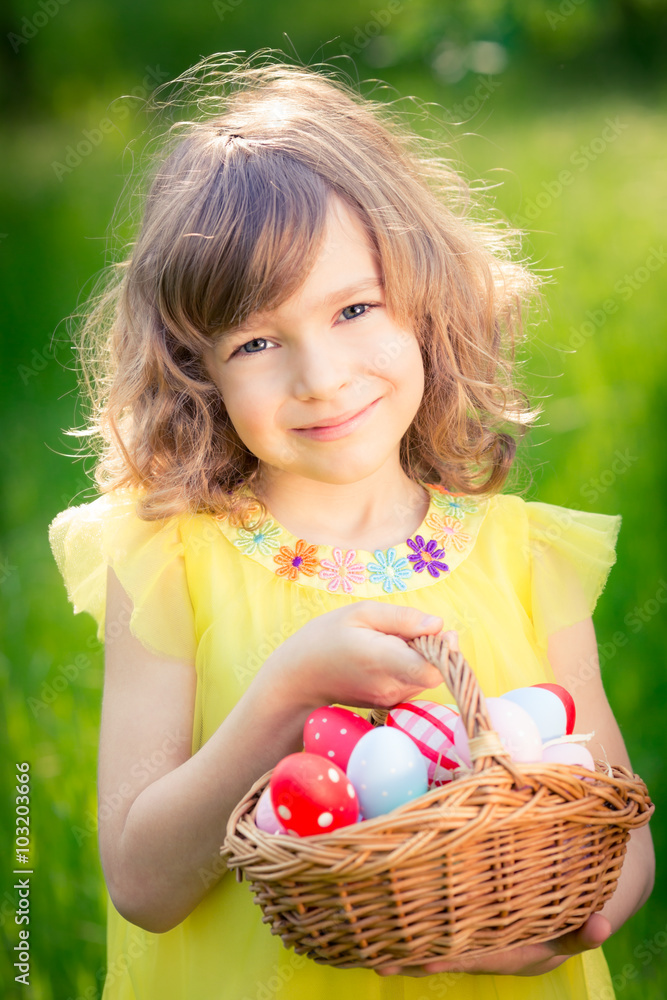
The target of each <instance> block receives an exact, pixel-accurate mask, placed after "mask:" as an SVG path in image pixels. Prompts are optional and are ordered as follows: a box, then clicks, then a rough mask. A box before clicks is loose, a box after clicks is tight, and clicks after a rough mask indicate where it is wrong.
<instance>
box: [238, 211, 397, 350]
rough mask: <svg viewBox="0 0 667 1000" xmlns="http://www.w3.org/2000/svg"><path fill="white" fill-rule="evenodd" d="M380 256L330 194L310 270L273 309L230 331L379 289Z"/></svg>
mask: <svg viewBox="0 0 667 1000" xmlns="http://www.w3.org/2000/svg"><path fill="white" fill-rule="evenodd" d="M382 285H383V282H382V274H381V267H380V263H379V259H378V257H377V254H376V253H375V251H374V248H373V244H372V242H371V240H370V238H369V236H368V234H367V232H366V230H365V227H364V225H363V223H362V222H361V220H360V218H359V217H358V216H357V215H356V213H355V212H354V211H352V210H351V209H349V208H348V207H347V206H346V205H345V203H344V202H343V201H342V200H341V199H339V198H337V197H335V196H334V195H332V196H331V198H330V201H329V205H328V210H327V216H326V222H325V226H324V229H323V232H322V240H321V243H320V246H319V250H318V253H317V255H316V258H315V260H314V262H313V266H312V268H311V270H310V271H309V272H308V274H307V275H306V277H305V278H304V280H303V282H302V283H301V285H300V286H299V287H298V288H296V290H295V291H293V292H292V293H291V295H289V296H288V297H286V298H284V299H282V301H280V302H278V304H277V305H275V306H274V307H273V308H268V309H257V310H255V311H254V312H253V313H251V314H250V315H249V316H248V317H247V318H246V319H245V320H244V321H243V322H241V323H239V324H236V325H235V326H234V327H233V330H231V331H229V332H230V333H231V332H234V331H236V330H249V329H252V328H253V327H254V326H257V325H258V324H260V323H261V322H264V321H267V320H269V319H270V318H272V317H273V316H279V315H280V314H281V313H282V312H288V311H289V310H290V308H291V307H294V308H298V309H299V311H302V310H306V311H315V310H318V309H322V310H327V309H330V308H332V307H335V306H337V305H341V306H344V305H350V304H351V303H350V302H346V299H349V297H350V296H354V295H360V294H362V293H364V292H369V291H372V290H380V289H381V288H382Z"/></svg>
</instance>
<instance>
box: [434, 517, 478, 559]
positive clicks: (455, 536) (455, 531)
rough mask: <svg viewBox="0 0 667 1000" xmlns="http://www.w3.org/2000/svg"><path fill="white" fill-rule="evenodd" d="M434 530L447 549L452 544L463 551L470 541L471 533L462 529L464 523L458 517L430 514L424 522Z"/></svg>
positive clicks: (436, 536) (435, 535)
mask: <svg viewBox="0 0 667 1000" xmlns="http://www.w3.org/2000/svg"><path fill="white" fill-rule="evenodd" d="M424 523H425V524H426V525H427V526H428V527H429V528H430V529H431V531H432V532H433V537H434V538H435V539H436V541H438V542H440V544H441V545H443V546H444V548H445V550H447V549H448V548H450V546H452V547H453V548H455V549H458V551H459V552H463V550H464V549H465V547H466V545H467V544H468V542H469V541H470V535H468V534H466V532H465V531H463V530H462V528H463V525H462V524H461V522H460V521H459V520H458V518H456V517H446V516H445V515H443V514H436V513H433V514H429V515H428V517H427V518H426V521H425V522H424Z"/></svg>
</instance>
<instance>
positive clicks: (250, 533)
mask: <svg viewBox="0 0 667 1000" xmlns="http://www.w3.org/2000/svg"><path fill="white" fill-rule="evenodd" d="M281 531H282V529H281V527H280V525H277V524H276V523H275V522H274V521H271V520H268V521H266V522H265V523H264V525H263V526H262V527H261V528H256V529H254V530H251V529H248V528H239V529H238V531H237V535H238V538H237V539H236V540H235V542H234V545H236V546H237V547H238V548H239V549H240V550H241V552H245V553H246V554H247V555H249V556H251V555H253V553H255V552H261V553H262V555H263V556H268V555H270V554H271V550H272V549H277V548H278V546H279V545H280V542H279V541H278V539H279V538H280V535H281Z"/></svg>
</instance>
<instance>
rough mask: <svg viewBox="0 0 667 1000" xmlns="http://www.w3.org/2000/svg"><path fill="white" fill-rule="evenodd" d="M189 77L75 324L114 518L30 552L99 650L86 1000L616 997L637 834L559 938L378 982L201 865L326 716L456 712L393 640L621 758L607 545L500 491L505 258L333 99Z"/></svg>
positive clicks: (512, 275) (513, 423)
mask: <svg viewBox="0 0 667 1000" xmlns="http://www.w3.org/2000/svg"><path fill="white" fill-rule="evenodd" d="M200 71H204V72H205V73H206V74H207V76H206V79H207V80H208V86H210V87H213V88H214V99H213V100H212V102H211V103H212V104H213V105H214V107H213V109H212V110H208V111H205V112H204V113H203V114H200V117H199V118H198V120H196V121H190V122H187V123H186V124H184V125H183V126H182V127H181V134H180V135H177V136H176V137H175V138H174V139H173V140H172V147H171V148H170V149H169V150H168V151H167V154H166V155H165V157H164V158H163V160H162V161H161V162H160V163H159V165H158V167H157V168H156V170H155V172H154V176H153V179H152V183H151V186H150V189H149V192H148V196H147V201H146V208H145V214H144V218H143V222H142V226H141V230H140V233H139V236H138V239H137V241H136V243H135V244H134V247H133V250H132V253H131V255H130V258H129V260H128V261H127V262H126V264H124V265H123V266H122V267H120V268H119V269H118V277H117V279H116V280H115V281H114V282H113V284H112V286H111V288H110V290H109V291H107V292H106V293H105V294H104V295H103V296H102V297H101V298H100V300H99V302H98V304H97V306H96V308H95V309H94V310H93V311H92V312H91V314H90V317H89V320H88V322H87V325H86V327H85V329H84V344H83V353H82V358H83V360H84V362H85V364H86V366H87V365H88V363H89V361H90V356H91V351H92V347H91V345H93V344H94V343H97V344H99V345H101V350H100V353H99V357H98V361H99V362H100V363H102V364H103V366H104V367H103V369H102V371H101V372H100V371H99V370H98V369H95V373H96V376H97V381H95V378H94V377H93V376H91V374H90V372H89V371H88V368H86V371H87V372H88V375H87V384H88V385H89V386H91V387H92V391H93V402H94V409H93V412H92V418H91V424H90V428H89V431H93V432H95V433H96V434H98V435H99V439H100V441H101V442H102V451H101V455H100V460H99V464H98V467H97V472H96V479H97V482H98V485H99V486H100V488H101V493H102V495H101V496H100V497H99V498H98V499H97V500H95V501H93V502H91V503H88V504H83V505H81V506H78V507H71V508H69V509H67V510H65V511H63V512H61V513H60V514H59V515H58V516H57V517H56V518H55V520H54V521H53V523H52V525H51V527H50V540H51V544H52V547H53V551H54V554H55V557H56V559H57V562H58V565H59V567H60V569H61V572H62V574H63V576H64V579H65V582H66V585H67V589H68V593H69V596H70V599H71V600H72V601H73V603H74V610H75V611H77V612H78V611H82V610H86V611H89V612H90V613H91V614H93V615H94V616H95V618H96V620H97V622H98V626H99V635H100V638H101V637H102V636H104V637H105V641H106V657H105V680H104V697H103V707H102V722H101V735H100V752H99V774H98V793H99V843H100V853H101V859H102V865H103V869H104V875H105V880H106V884H107V887H108V891H109V909H108V967H107V977H106V983H105V989H104V1000H130V998H132V1000H157V998H160V1000H177V998H178V1000H180V998H191V997H196V998H197V1000H220V998H224V1000H269V998H270V1000H274V998H276V1000H278V998H290V1000H300V998H304V1000H306V998H308V1000H310V998H315V997H317V998H323V997H334V996H338V995H339V993H340V991H341V990H344V991H346V992H347V995H348V996H351V997H364V998H372V997H404V998H406V1000H407V998H410V1000H417V998H420V997H424V996H426V995H431V993H433V995H435V996H444V995H445V994H446V995H447V997H448V998H451V1000H460V998H472V997H475V998H486V997H489V998H490V997H508V998H509V997H511V998H513V1000H517V998H518V1000H521V998H524V997H525V998H528V997H530V998H533V1000H537V998H544V1000H546V998H563V1000H565V998H584V997H591V998H592V997H595V998H598V1000H601V998H606V997H612V996H613V990H612V986H611V980H610V977H609V972H608V969H607V966H606V963H605V959H604V957H603V955H602V951H601V949H600V948H599V945H600V944H601V942H602V941H603V940H605V939H606V938H607V936H608V935H609V934H610V933H613V931H615V930H616V929H617V928H618V927H620V926H621V924H622V923H623V922H624V921H625V920H627V919H628V917H629V916H630V915H631V914H632V913H634V912H635V911H636V910H637V909H638V908H639V907H640V906H641V905H642V904H643V903H644V901H645V900H646V899H647V897H648V895H649V893H650V890H651V886H652V881H653V853H652V846H651V839H650V835H649V833H648V828H646V829H642V830H640V831H638V832H637V833H634V834H633V835H632V841H631V843H630V847H629V850H628V853H627V858H626V861H625V865H624V868H623V873H622V877H621V879H620V882H619V885H618V888H617V890H616V893H615V895H614V896H613V898H612V899H611V900H610V901H609V903H607V904H606V906H605V908H604V910H603V912H602V913H601V914H595V915H594V916H593V917H591V918H590V920H589V921H588V922H587V923H586V924H585V925H584V926H583V927H582V928H581V929H580V930H578V931H576V932H573V933H570V934H567V935H564V936H563V937H561V938H558V939H557V940H553V941H550V942H548V943H546V944H540V945H536V946H532V947H517V948H513V949H510V950H508V951H506V952H505V953H501V954H496V955H493V956H490V957H488V958H483V959H477V960H474V961H471V962H465V961H464V962H461V961H459V962H446V961H442V962H434V963H432V964H430V965H427V966H425V967H418V966H402V967H401V966H396V967H392V968H389V969H385V970H384V971H383V973H382V974H380V975H378V974H376V973H375V972H374V971H372V970H368V969H351V970H341V969H333V968H330V967H328V966H323V965H319V964H317V963H315V962H314V961H312V960H310V959H307V958H306V957H305V956H298V955H296V954H295V953H294V952H293V951H288V950H286V949H285V948H284V947H283V945H282V942H281V941H280V939H279V938H276V937H272V936H271V934H270V933H269V930H268V928H267V927H265V926H264V925H263V923H262V919H261V911H260V910H259V908H258V907H257V906H255V905H254V904H253V898H252V895H251V893H250V892H249V890H248V887H247V885H245V884H244V883H240V884H239V883H238V882H237V881H236V879H235V878H234V876H233V874H230V873H229V872H228V871H226V869H225V866H224V864H223V863H222V861H221V858H220V855H219V848H220V845H221V843H222V842H223V840H224V836H225V828H226V823H227V819H228V817H229V815H230V812H231V810H232V809H233V807H234V806H235V804H236V803H237V802H238V801H239V799H240V798H241V797H242V796H243V795H244V794H245V792H246V791H247V790H248V788H249V787H250V786H251V785H252V783H253V782H254V781H255V780H256V779H257V778H259V777H260V776H261V775H262V774H264V773H265V772H266V771H267V770H268V769H269V768H271V767H273V766H274V765H275V764H276V763H277V762H278V761H279V760H280V759H281V758H282V757H284V756H285V755H287V754H289V753H293V752H296V751H298V750H300V749H301V748H302V730H303V725H304V721H305V719H306V718H307V716H308V715H309V713H310V712H311V711H312V710H313V709H314V708H316V707H318V706H321V705H326V704H331V703H337V704H341V705H344V706H348V707H356V708H369V707H372V706H374V705H380V706H383V707H388V706H391V705H394V704H396V703H397V702H399V701H402V700H405V699H408V698H413V697H417V696H419V695H426V696H427V697H429V698H433V699H435V700H440V701H447V700H449V699H450V695H449V692H448V691H447V690H446V688H445V687H444V685H442V683H441V677H440V675H439V673H438V671H437V670H436V669H435V668H434V667H432V666H431V665H430V664H428V663H427V662H426V661H425V660H424V659H423V658H422V657H421V656H420V655H419V654H418V653H417V652H416V651H414V650H412V649H411V648H410V647H409V646H408V645H407V640H408V639H410V638H413V637H415V636H417V635H420V634H424V633H437V632H438V631H440V630H441V629H443V628H445V629H447V630H450V631H451V632H452V634H453V637H456V636H458V641H459V642H460V647H461V649H462V651H463V652H464V654H465V656H466V657H467V659H468V660H469V662H470V663H471V665H472V667H473V669H474V670H475V671H476V673H477V676H478V678H479V679H480V682H481V685H482V689H483V690H484V692H485V693H486V694H487V695H491V696H495V695H499V694H501V693H502V692H503V691H506V690H507V689H509V688H512V687H518V686H521V685H527V684H535V683H538V682H541V681H550V680H556V681H558V682H560V683H562V684H564V685H566V686H568V687H571V688H572V689H573V690H574V691H575V692H576V702H577V711H578V724H579V725H578V728H579V731H581V732H589V731H593V730H594V731H595V741H594V742H593V744H592V746H591V749H592V751H593V754H594V756H602V755H603V753H605V752H606V754H607V756H608V758H609V760H611V761H613V762H615V763H619V764H625V765H627V766H629V760H628V756H627V752H626V749H625V746H624V744H623V740H622V738H621V735H620V732H619V729H618V726H617V725H616V722H615V720H614V717H613V715H612V713H611V710H610V708H609V705H608V703H607V700H606V698H605V694H604V691H603V688H602V685H601V682H600V676H599V672H593V674H594V675H593V676H592V677H591V670H590V665H591V663H593V664H597V648H596V642H595V632H594V628H593V624H592V620H591V614H592V611H593V609H594V607H595V604H596V601H597V598H598V596H599V594H600V592H601V591H602V589H603V587H604V584H605V581H606V578H607V575H608V572H609V569H610V567H611V565H612V564H613V562H614V560H615V554H614V549H615V543H616V538H617V534H618V530H619V527H620V517H618V516H615V517H614V516H607V515H602V514H594V513H585V512H583V511H577V510H568V509H564V508H561V507H556V506H553V505H549V504H544V503H537V502H526V501H525V500H523V499H522V498H521V497H520V496H517V495H511V494H503V493H501V492H500V490H501V488H502V487H503V485H504V484H505V482H506V480H507V477H508V474H509V472H510V469H511V467H512V464H513V462H514V457H515V451H516V440H515V437H514V436H513V434H512V433H511V432H512V431H513V432H515V433H516V434H520V433H521V432H523V431H525V428H526V425H527V424H528V423H530V422H531V421H532V420H533V419H534V417H535V416H536V412H535V411H532V410H530V408H529V404H528V402H527V400H526V398H525V396H524V394H523V393H522V392H520V391H519V389H518V388H517V387H516V384H515V365H514V363H513V358H514V345H515V341H516V339H517V337H518V334H519V332H520V328H521V327H520V323H521V312H522V306H523V304H524V303H525V302H527V301H528V299H529V298H530V297H531V295H532V294H533V293H534V292H535V291H536V282H535V279H534V278H533V277H531V275H530V273H529V272H528V271H526V270H525V269H524V268H523V267H521V266H520V265H519V264H517V263H514V262H513V261H512V257H511V255H510V252H509V249H508V248H509V247H510V237H511V236H512V235H513V234H512V233H511V232H507V231H503V230H502V228H501V226H499V225H498V224H497V223H492V222H489V221H486V222H482V221H480V220H479V218H476V216H475V212H474V211H473V210H472V209H471V208H470V201H471V198H470V190H469V188H468V187H467V186H466V184H465V183H464V181H463V180H462V179H461V178H460V177H459V176H458V175H457V174H456V173H455V172H454V171H453V170H452V169H451V168H450V167H449V165H448V164H447V163H446V162H445V161H444V160H442V159H438V158H436V157H433V156H430V155H426V150H425V149H424V148H422V146H421V145H420V143H421V142H423V140H420V139H418V137H417V136H416V135H415V134H414V133H412V132H410V130H409V129H408V128H407V127H406V126H405V125H404V124H402V123H401V122H399V120H398V118H397V117H392V115H391V114H390V113H389V110H388V109H387V108H386V107H385V106H383V105H381V104H380V103H374V102H372V101H369V100H366V99H364V98H362V97H361V96H360V95H359V94H358V93H357V92H356V91H355V90H354V88H352V87H351V86H349V85H348V84H347V83H345V82H343V81H341V80H340V79H337V78H336V77H335V75H334V74H333V73H328V72H326V71H325V70H318V71H317V72H316V71H315V70H314V69H308V68H303V67H298V66H289V65H287V64H286V63H281V62H280V61H279V60H278V61H273V62H271V61H266V62H264V63H261V62H260V63H259V64H257V65H255V64H254V62H253V59H252V58H251V59H249V60H247V61H246V62H245V63H242V62H241V61H240V60H239V59H234V58H233V57H229V58H228V59H227V60H225V59H224V58H223V59H216V58H213V57H212V58H211V59H208V60H204V62H203V63H202V64H200V65H199V66H198V67H195V69H194V71H192V73H191V74H188V75H186V77H185V82H186V83H189V82H190V83H191V82H192V81H194V80H196V79H197V74H198V73H199V72H200ZM92 337H96V338H97V339H96V340H92V339H90V338H92ZM93 353H94V352H93ZM582 667H586V669H585V670H582ZM585 678H589V679H585ZM423 976H428V977H430V978H429V980H428V983H424V984H421V983H418V982H417V981H416V980H417V979H418V978H420V977H423ZM516 977H526V978H516Z"/></svg>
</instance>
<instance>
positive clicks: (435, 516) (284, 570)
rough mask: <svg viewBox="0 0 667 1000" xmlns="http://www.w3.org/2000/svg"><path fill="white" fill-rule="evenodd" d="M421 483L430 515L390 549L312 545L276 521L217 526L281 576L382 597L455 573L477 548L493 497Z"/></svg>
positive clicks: (333, 589) (222, 522)
mask: <svg viewBox="0 0 667 1000" xmlns="http://www.w3.org/2000/svg"><path fill="white" fill-rule="evenodd" d="M421 485H422V486H423V487H424V489H426V490H427V491H428V492H429V493H430V497H431V499H430V503H429V508H428V512H427V514H426V517H425V518H424V520H423V521H422V523H421V525H420V526H419V528H418V529H417V531H416V532H415V533H414V534H413V535H412V536H411V537H410V538H406V540H405V542H401V543H400V544H398V545H394V546H392V547H391V548H389V549H385V550H384V551H382V550H381V549H376V550H375V552H368V551H364V550H363V549H345V550H343V549H340V548H338V547H337V546H331V545H312V544H311V543H310V542H307V541H305V540H304V539H303V538H297V537H296V536H295V535H293V534H291V532H289V531H288V530H287V529H286V528H284V527H283V526H282V525H281V524H279V523H278V521H276V519H275V518H272V517H269V518H267V519H266V520H265V521H264V522H263V523H262V524H261V525H260V526H258V527H253V528H252V529H248V528H242V527H233V526H231V525H230V524H229V522H228V520H227V519H226V518H218V519H217V523H218V524H219V525H220V529H221V530H222V532H223V534H224V535H225V536H226V537H227V538H228V539H229V541H230V542H232V544H233V545H234V546H236V548H238V549H239V550H240V551H241V552H243V553H244V554H245V555H247V556H249V557H250V558H251V559H254V560H255V561H256V562H258V563H261V564H262V565H263V566H265V567H266V568H267V569H269V570H271V571H272V572H273V573H275V574H276V576H278V577H281V578H283V579H286V580H290V581H292V582H293V583H297V584H302V585H305V586H311V587H317V588H318V589H320V590H327V591H329V593H332V594H354V595H356V596H358V597H376V596H377V597H379V596H381V595H382V594H391V593H394V592H396V591H401V592H403V591H407V590H416V589H418V588H419V587H427V586H429V585H430V584H433V583H437V582H438V581H439V580H441V579H442V578H443V577H445V576H447V575H448V574H449V573H451V572H452V570H453V569H454V568H455V567H456V566H458V565H459V563H461V562H462V561H463V560H464V559H465V557H466V556H467V555H468V553H469V552H470V550H471V549H472V547H473V545H474V542H475V538H476V537H477V533H478V531H479V528H480V525H481V523H482V521H483V520H484V517H485V515H486V512H487V509H488V503H489V502H488V499H487V500H477V499H476V498H472V497H468V496H466V495H464V494H460V493H450V492H449V491H448V490H445V489H443V488H442V487H441V486H435V485H432V484H430V483H423V482H422V483H421Z"/></svg>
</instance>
